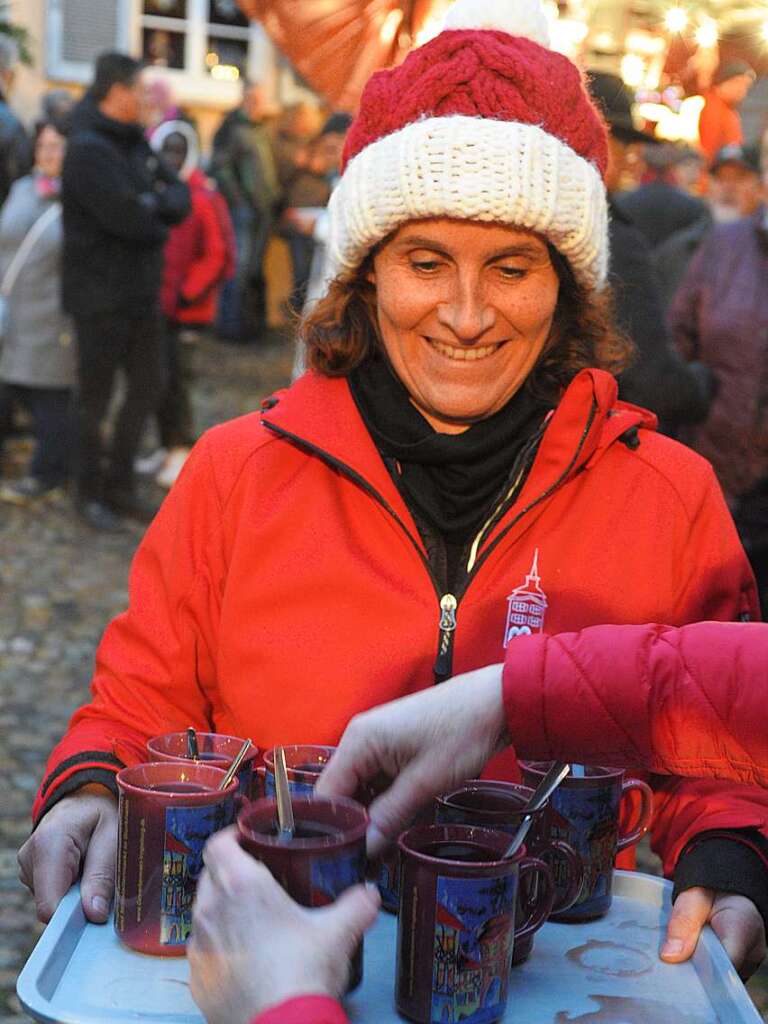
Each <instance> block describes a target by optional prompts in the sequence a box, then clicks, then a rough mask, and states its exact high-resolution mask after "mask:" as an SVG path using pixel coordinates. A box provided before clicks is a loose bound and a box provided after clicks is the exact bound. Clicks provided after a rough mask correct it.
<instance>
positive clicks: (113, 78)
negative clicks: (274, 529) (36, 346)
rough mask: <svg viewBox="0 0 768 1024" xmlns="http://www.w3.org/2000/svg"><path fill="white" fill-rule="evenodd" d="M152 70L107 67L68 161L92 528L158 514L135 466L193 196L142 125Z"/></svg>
mask: <svg viewBox="0 0 768 1024" xmlns="http://www.w3.org/2000/svg"><path fill="white" fill-rule="evenodd" d="M141 70H142V68H141V65H140V64H139V63H138V62H137V61H135V60H133V58H131V57H128V56H125V55H124V54H120V53H106V54H103V55H102V56H101V57H99V59H98V61H97V63H96V75H95V80H94V84H93V86H92V87H91V89H90V91H89V93H88V94H87V95H86V97H85V99H84V100H83V101H82V103H81V104H80V105H79V106H78V108H77V110H76V112H75V114H74V118H73V134H72V138H71V141H70V146H69V149H68V150H67V156H66V159H65V161H64V172H63V187H62V204H63V211H64V267H63V297H64V308H65V309H66V311H67V312H68V313H71V314H72V316H73V317H74V320H75V326H76V333H77V340H78V355H79V363H78V386H79V400H78V455H77V469H76V484H77V508H78V510H79V512H80V514H81V515H82V516H83V518H84V519H85V520H86V521H87V522H88V523H90V524H91V525H92V526H94V527H97V528H102V529H117V528H119V526H120V520H119V515H120V514H121V513H122V514H125V515H128V516H131V517H134V518H137V519H141V520H146V519H148V518H151V514H152V512H153V511H154V510H151V509H149V508H147V507H146V506H145V505H144V504H143V503H142V502H141V501H140V500H139V499H138V497H137V494H136V491H135V486H134V476H133V463H134V459H135V457H136V453H137V450H138V446H139V442H140V439H141V434H142V430H143V429H144V424H145V422H146V419H147V416H148V415H149V414H150V413H151V412H152V411H153V410H154V409H155V407H156V405H157V403H158V401H159V398H160V395H161V393H162V389H163V378H164V352H163V348H162V330H161V315H160V309H159V292H160V285H161V282H162V277H163V246H164V243H165V240H166V237H167V235H168V229H169V227H170V226H171V225H173V224H178V223H179V222H180V221H181V220H183V219H184V217H185V216H186V215H187V214H188V212H189V204H190V200H189V190H188V188H187V186H186V185H185V184H183V183H182V182H180V181H179V179H178V178H177V177H176V175H175V174H174V173H173V172H172V171H171V170H170V168H168V167H166V166H165V165H164V164H163V162H162V161H161V160H160V159H159V158H158V156H157V155H156V154H155V153H154V152H153V151H152V149H151V148H150V146H149V144H148V143H147V141H146V139H145V137H144V129H143V127H142V125H141V123H140V119H141V104H142V82H141V74H140V73H141ZM118 369H122V370H123V372H124V374H125V378H126V391H125V398H124V400H123V403H122V406H121V408H120V410H119V412H118V415H117V420H116V422H115V426H114V431H113V436H112V444H111V448H110V451H109V453H108V455H107V459H106V466H105V465H103V463H102V458H103V452H102V440H101V430H102V426H103V421H104V418H105V416H106V413H107V409H108V407H109V403H110V399H111V397H112V392H113V387H114V381H115V375H116V372H117V370H118Z"/></svg>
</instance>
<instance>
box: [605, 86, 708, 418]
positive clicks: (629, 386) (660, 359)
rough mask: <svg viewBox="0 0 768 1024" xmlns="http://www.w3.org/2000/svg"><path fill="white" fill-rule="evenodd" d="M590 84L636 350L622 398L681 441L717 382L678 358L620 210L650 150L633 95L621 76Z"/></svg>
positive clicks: (620, 281)
mask: <svg viewBox="0 0 768 1024" xmlns="http://www.w3.org/2000/svg"><path fill="white" fill-rule="evenodd" d="M588 84H589V90H590V92H591V93H592V95H593V96H594V98H595V99H596V101H597V103H598V105H599V106H600V108H601V110H602V112H603V116H604V117H605V119H606V121H607V122H608V125H609V128H610V134H609V164H608V172H607V174H606V176H605V183H606V187H607V189H608V207H609V212H610V223H609V239H610V265H609V281H610V285H611V288H612V290H613V296H614V312H615V316H616V321H617V323H618V325H619V326H620V327H621V329H622V330H623V331H624V332H625V334H627V335H628V337H629V338H630V339H631V340H632V341H633V342H634V344H635V346H636V348H637V354H636V359H635V363H634V365H632V366H631V367H630V368H629V369H628V370H625V371H624V373H622V375H621V377H620V378H619V394H620V396H621V398H623V399H625V400H626V401H628V402H634V403H635V404H636V405H641V406H644V407H645V408H646V409H650V410H651V411H652V412H654V413H656V415H657V416H658V417H659V423H660V429H661V430H662V431H664V432H666V433H671V434H674V433H675V432H676V431H677V428H678V427H679V426H680V425H681V424H683V423H695V422H698V421H699V420H701V419H703V418H704V417H705V416H706V413H707V407H708V404H709V396H710V386H711V385H710V375H709V373H708V372H707V370H706V369H705V368H704V367H703V366H701V364H698V363H693V362H692V363H686V362H685V361H684V360H683V359H682V358H681V357H680V354H679V353H678V352H676V351H675V349H674V347H673V345H672V343H671V339H670V336H669V332H668V329H667V326H666V323H665V321H664V314H663V311H662V306H661V295H660V287H659V281H658V279H657V276H656V270H655V268H654V266H653V262H652V259H651V248H650V246H649V244H648V242H647V241H646V239H645V238H644V237H643V234H642V233H641V232H640V230H638V228H637V227H636V226H635V225H634V224H633V222H632V221H631V220H630V218H629V217H628V216H627V215H626V214H625V213H624V211H623V209H622V207H621V205H620V202H621V200H622V198H623V197H624V195H625V193H624V192H623V189H624V188H625V187H626V185H627V182H631V181H633V180H637V179H638V178H639V176H640V174H641V170H642V166H643V163H642V152H643V150H644V147H645V146H646V145H648V143H649V139H648V136H647V135H645V134H644V133H643V132H641V131H639V130H638V129H637V128H636V127H635V124H634V120H633V114H632V105H633V100H634V97H633V94H632V92H631V90H630V89H629V88H628V87H627V86H626V85H625V84H624V82H623V81H622V80H621V78H620V77H619V76H618V75H614V74H611V73H610V72H607V71H591V72H589V77H588Z"/></svg>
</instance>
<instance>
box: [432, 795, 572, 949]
mask: <svg viewBox="0 0 768 1024" xmlns="http://www.w3.org/2000/svg"><path fill="white" fill-rule="evenodd" d="M532 796H533V790H532V789H528V788H527V787H526V786H519V785H517V784H516V783H514V782H502V781H495V780H490V779H488V780H486V779H472V780H470V781H469V782H466V783H464V785H463V786H458V787H457V788H456V789H452V790H451V791H450V792H448V793H444V794H443V795H442V796H440V797H438V798H437V800H436V801H435V821H436V822H437V824H439V825H450V824H460V825H477V826H479V827H480V828H490V829H495V830H497V831H499V832H505V833H507V834H508V835H514V834H515V833H516V832H517V830H518V828H519V827H520V825H521V823H522V820H523V818H524V817H525V810H524V807H525V805H526V804H527V803H528V801H529V800H530V798H531V797H532ZM525 847H526V850H527V851H528V853H530V854H531V856H533V857H538V858H539V859H540V860H543V861H544V863H545V864H548V865H549V868H550V870H551V872H552V879H553V881H554V884H555V902H554V905H553V907H552V913H553V914H555V913H558V912H562V911H565V910H568V909H569V908H570V907H572V906H573V904H574V903H575V902H576V900H577V899H578V897H579V894H580V892H581V886H582V881H583V879H584V863H583V861H582V859H581V856H580V855H579V854H578V853H577V852H576V850H574V848H573V847H572V846H571V845H570V844H569V843H566V842H565V841H564V840H562V839H552V838H550V836H549V835H548V830H547V827H546V805H545V806H544V807H543V808H542V809H541V810H540V811H537V812H536V814H535V816H534V821H533V825H532V826H531V829H530V831H529V833H528V835H527V837H526V840H525ZM532 898H535V894H534V893H530V892H528V886H527V885H525V884H522V885H521V886H520V889H519V894H518V907H517V920H518V921H519V922H521V923H522V922H523V921H524V920H525V916H524V915H525V913H526V904H527V903H528V902H529V901H530V900H531V899H532ZM533 933H534V930H532V929H531V928H530V927H528V928H523V927H522V925H521V924H520V925H518V926H517V927H516V928H515V951H514V954H513V957H512V965H513V966H514V965H515V964H521V963H523V961H524V960H527V959H528V957H529V956H530V954H531V950H532V949H533Z"/></svg>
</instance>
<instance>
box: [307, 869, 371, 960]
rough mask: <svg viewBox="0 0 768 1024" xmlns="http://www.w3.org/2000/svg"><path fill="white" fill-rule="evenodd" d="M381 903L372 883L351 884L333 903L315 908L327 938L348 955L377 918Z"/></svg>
mask: <svg viewBox="0 0 768 1024" xmlns="http://www.w3.org/2000/svg"><path fill="white" fill-rule="evenodd" d="M380 906H381V897H380V896H379V893H378V890H377V889H376V887H375V886H367V885H353V886H352V887H351V888H349V889H345V890H344V892H343V893H342V894H341V896H339V898H338V899H337V900H336V902H335V903H332V904H331V905H330V906H328V907H323V908H322V909H321V910H319V911H316V914H317V916H322V918H323V931H324V934H325V939H326V942H327V943H328V944H329V946H331V947H334V944H335V948H336V949H340V950H341V951H342V952H343V953H344V955H346V956H347V957H351V956H352V954H353V953H354V951H355V949H356V948H357V945H358V943H359V942H360V939H362V937H363V935H364V934H365V933H366V932H367V931H368V929H369V928H370V927H371V925H372V924H373V922H374V921H375V920H376V918H377V916H378V913H379V907H380Z"/></svg>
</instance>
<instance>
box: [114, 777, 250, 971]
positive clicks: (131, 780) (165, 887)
mask: <svg viewBox="0 0 768 1024" xmlns="http://www.w3.org/2000/svg"><path fill="white" fill-rule="evenodd" d="M224 776H225V772H223V771H222V770H221V769H220V768H215V767H213V766H212V765H207V764H201V763H200V762H196V761H187V762H184V763H182V762H181V761H164V762H155V763H151V764H137V765H134V766H133V767H131V768H123V770H122V771H120V772H118V774H117V786H118V790H119V792H120V803H119V807H118V833H117V873H116V880H115V931H116V932H117V934H118V936H119V938H120V940H121V941H122V942H123V943H125V945H126V946H130V947H131V949H136V950H138V951H139V952H140V953H152V954H154V955H155V956H183V955H184V953H185V946H186V942H187V938H188V937H189V933H190V929H191V925H192V903H193V900H194V898H195V888H196V885H197V879H198V876H199V875H200V872H201V871H202V870H203V847H204V846H205V843H206V840H207V839H208V838H209V837H210V836H212V835H213V833H214V832H218V831H219V829H222V828H224V827H225V826H227V825H231V824H232V822H233V821H234V820H235V813H236V807H237V805H238V803H239V802H240V801H239V799H238V796H237V780H236V779H233V780H232V782H231V783H230V785H229V786H228V787H227V788H226V789H225V790H223V791H222V790H219V789H218V786H219V785H220V784H221V782H222V781H223V779H224Z"/></svg>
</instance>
